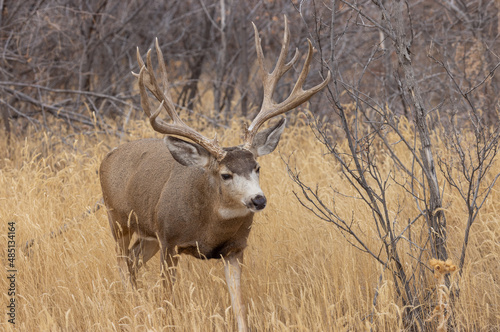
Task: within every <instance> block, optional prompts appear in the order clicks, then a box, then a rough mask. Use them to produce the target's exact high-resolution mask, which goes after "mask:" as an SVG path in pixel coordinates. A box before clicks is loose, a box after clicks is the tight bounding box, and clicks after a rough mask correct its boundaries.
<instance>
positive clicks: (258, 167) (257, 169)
mask: <svg viewBox="0 0 500 332" xmlns="http://www.w3.org/2000/svg"><path fill="white" fill-rule="evenodd" d="M255 173H257V174H259V173H260V166H257V167H256V168H255Z"/></svg>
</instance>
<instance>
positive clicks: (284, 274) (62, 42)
mask: <svg viewBox="0 0 500 332" xmlns="http://www.w3.org/2000/svg"><path fill="white" fill-rule="evenodd" d="M499 7H500V6H499V4H498V2H496V1H493V0H491V1H466V2H460V1H452V0H444V1H439V2H435V1H427V0H425V1H409V2H404V1H398V0H375V1H357V2H354V1H348V0H340V1H339V0H332V1H327V2H318V1H281V0H280V1H234V0H233V1H231V0H219V1H215V0H214V1H212V0H192V1H191V0H187V1H152V0H145V1H140V2H137V1H118V0H88V1H84V0H81V1H71V0H61V1H57V0H28V1H8V0H0V8H1V15H0V63H1V64H0V114H1V115H2V117H1V119H0V123H1V132H0V220H1V221H2V226H1V228H2V231H1V232H0V241H1V242H0V243H2V245H1V246H0V247H1V248H4V243H5V244H6V243H7V223H8V222H9V221H15V222H16V228H17V231H16V242H17V246H18V247H17V254H16V255H17V256H16V267H17V269H18V271H19V274H18V278H17V294H16V299H17V309H16V310H17V317H16V322H17V328H18V330H20V331H35V330H42V331H88V330H96V331H115V330H116V331H147V330H154V331H169V330H180V331H230V330H234V329H235V322H234V321H233V316H232V311H231V308H230V300H229V295H228V294H227V291H226V285H225V282H224V278H223V272H222V266H221V264H220V262H217V261H208V262H201V261H197V260H195V259H192V258H189V257H183V258H182V259H181V263H180V268H179V280H178V283H177V284H176V286H175V290H174V297H173V299H170V298H168V299H166V298H163V297H162V295H161V287H160V283H159V281H158V275H159V262H158V261H157V258H156V260H153V261H152V262H151V264H148V266H147V268H146V269H143V270H141V271H140V290H139V291H138V292H127V291H125V290H124V289H123V287H122V285H121V281H120V278H119V276H118V272H117V268H116V259H115V253H114V243H113V239H112V237H111V234H110V231H109V226H108V222H107V218H106V216H105V212H104V211H103V209H98V210H96V211H94V209H95V207H96V206H99V204H98V203H99V200H100V198H101V192H100V187H99V184H98V175H97V169H98V166H99V163H100V161H101V160H102V158H103V157H104V156H105V154H106V153H107V152H109V151H110V150H111V149H112V148H113V147H116V146H118V145H119V144H122V143H124V142H127V141H130V140H134V139H139V138H143V137H151V136H153V135H155V134H154V132H153V130H152V129H151V127H150V126H149V125H148V123H147V121H145V119H144V114H143V112H142V110H141V109H140V102H139V96H138V91H137V88H136V82H135V79H134V77H133V76H132V75H131V74H130V72H131V71H135V72H138V70H139V68H138V66H137V62H136V59H135V52H136V47H139V49H140V52H141V54H144V53H145V52H146V50H147V49H149V48H151V47H152V46H153V43H154V38H155V37H158V40H159V43H160V46H161V48H162V50H163V53H164V55H165V61H166V63H167V68H168V73H169V79H170V81H171V83H172V87H171V91H172V95H173V96H174V99H175V100H174V101H175V103H176V105H177V107H178V110H179V112H180V114H181V117H182V118H183V119H185V121H186V122H187V123H189V124H190V125H192V126H194V127H195V128H197V129H199V130H200V131H202V132H203V133H204V134H206V135H207V136H209V137H211V136H212V135H213V134H214V132H217V133H218V137H219V138H221V140H222V143H224V144H225V145H234V144H239V143H240V138H241V133H242V132H241V129H242V128H244V126H245V124H246V123H248V121H249V119H251V118H252V116H254V115H255V114H256V112H257V110H258V108H259V106H260V103H261V100H262V91H261V84H260V82H259V79H260V78H259V75H258V74H257V71H256V66H255V49H254V46H253V43H254V39H253V38H254V36H253V29H252V28H251V22H254V23H255V24H256V26H257V27H258V28H259V31H260V34H261V37H262V45H263V49H264V53H265V56H266V59H268V60H267V61H268V63H267V64H266V65H267V66H268V68H269V69H270V68H272V66H273V64H274V59H276V56H277V54H278V53H279V50H280V44H281V38H282V33H283V30H282V26H283V23H282V22H283V18H282V17H283V15H287V17H288V19H289V22H291V23H290V29H291V35H292V45H291V47H292V48H294V47H297V48H298V49H299V50H300V51H301V57H302V60H303V58H304V56H305V55H304V53H305V48H306V40H307V39H310V40H311V41H312V43H313V45H314V46H315V48H316V53H315V54H314V60H313V63H312V68H311V71H310V74H309V79H308V81H307V83H306V87H308V86H312V85H313V84H317V83H318V82H319V80H320V78H321V77H325V76H326V71H330V72H331V74H332V77H333V79H332V82H331V83H330V85H329V86H328V88H327V89H325V90H324V91H323V92H322V93H320V94H318V95H316V96H315V97H314V98H313V99H312V100H311V102H310V103H309V104H307V105H304V106H301V107H299V110H298V111H296V112H292V114H291V115H289V116H288V117H289V122H288V123H289V125H288V128H287V129H286V131H285V134H284V135H283V138H282V141H281V143H280V146H279V151H277V152H275V153H274V154H272V155H269V156H266V157H264V158H262V160H261V161H260V162H261V164H262V173H263V174H262V180H261V181H262V187H263V189H264V191H265V192H266V196H267V197H268V200H269V206H268V207H267V208H266V209H265V210H264V212H262V213H260V214H258V215H257V216H256V220H255V225H254V227H253V230H252V233H251V236H250V240H249V248H248V250H247V251H246V256H245V266H244V273H243V282H242V285H243V288H244V295H245V298H246V300H247V307H248V311H249V325H250V327H251V328H252V329H253V330H256V331H361V330H373V331H397V330H401V331H417V330H428V331H434V330H436V329H437V327H438V324H439V320H438V319H433V320H430V321H428V318H430V317H431V316H432V313H433V310H435V308H436V306H438V302H439V301H438V294H439V292H440V290H443V289H445V291H446V292H447V305H448V306H449V307H447V308H448V309H447V311H446V312H445V314H446V320H444V318H443V321H445V324H444V326H445V328H446V329H448V330H456V331H497V330H498V326H500V288H499V285H498V280H500V265H499V264H498V260H499V259H500V243H499V240H498V239H499V238H500V226H499V217H498V215H499V211H500V208H499V203H498V202H499V200H500V197H499V190H498V181H496V180H497V178H498V177H499V175H500V165H499V161H498V157H497V151H498V147H499V144H498V143H499V138H500V129H499V128H500V126H499V121H498V120H499V117H498V115H499V114H498V111H499V107H500V106H499V96H500V86H499V83H500V82H499V75H498V73H497V69H498V67H499V66H500V56H499V54H500V43H499V42H498V37H499V35H500V25H499V20H500V12H499V9H500V8H499ZM290 57H291V55H290ZM298 63H302V61H299V62H298ZM300 70H301V68H300V67H299V68H293V69H292V70H291V72H290V73H288V74H287V75H286V76H285V77H284V78H283V80H282V81H281V82H280V84H279V86H278V87H277V90H276V92H275V95H274V97H275V98H276V99H277V100H280V99H281V100H282V99H284V98H285V97H286V96H287V95H288V93H289V92H290V91H291V89H292V87H293V84H294V82H295V80H296V78H297V76H298V73H299V72H300ZM303 111H306V113H302V112H303ZM429 156H431V157H432V158H428V157H429ZM434 180H435V183H436V186H435V187H434V188H433V187H432V183H433V181H434ZM370 199H371V200H370ZM96 204H97V205H96ZM380 212H382V213H380ZM325 221H326V222H325ZM381 227H383V228H384V231H381V229H382V228H381ZM60 230H63V232H62V234H60V235H57V236H52V235H51V234H53V233H54V232H55V233H56V234H57V233H59V231H60ZM26 243H28V244H30V248H29V249H28V250H26V248H25V244H26ZM0 258H1V260H2V262H5V264H4V265H5V266H6V264H7V263H6V262H7V254H6V252H5V251H4V250H2V252H1V253H0ZM431 258H439V259H443V260H445V259H451V260H452V261H453V262H454V263H455V264H456V265H457V267H458V270H457V271H456V272H455V273H453V274H452V275H450V276H448V277H447V278H446V279H444V281H443V285H441V286H440V285H438V283H437V280H436V279H435V278H434V274H433V270H432V266H431V265H430V264H429V259H431ZM0 280H1V281H0V294H1V296H0V298H1V299H2V300H1V302H2V303H7V302H6V301H8V299H9V297H8V296H7V294H6V289H7V288H8V285H7V280H6V279H5V278H4V277H2V278H0ZM442 287H445V288H442ZM4 300H5V301H4ZM2 306H3V304H2ZM443 317H444V316H443ZM441 322H442V321H441ZM0 329H2V330H3V329H4V330H7V331H9V330H13V327H12V326H11V325H10V324H9V323H7V316H6V315H5V317H3V318H2V319H0Z"/></svg>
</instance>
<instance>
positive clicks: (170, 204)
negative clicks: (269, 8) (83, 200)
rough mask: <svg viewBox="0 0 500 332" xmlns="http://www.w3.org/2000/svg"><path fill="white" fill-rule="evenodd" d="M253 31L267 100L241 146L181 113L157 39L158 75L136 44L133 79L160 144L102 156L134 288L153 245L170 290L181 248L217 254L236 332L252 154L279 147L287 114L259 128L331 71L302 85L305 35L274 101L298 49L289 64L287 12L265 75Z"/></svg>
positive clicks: (254, 175)
mask: <svg viewBox="0 0 500 332" xmlns="http://www.w3.org/2000/svg"><path fill="white" fill-rule="evenodd" d="M253 27H254V30H255V45H256V48H257V59H258V63H259V67H260V74H261V76H262V81H263V85H264V100H263V103H262V108H261V110H260V111H259V113H258V114H257V116H256V117H255V119H254V120H253V122H252V123H251V124H250V126H249V127H248V129H247V130H246V132H245V139H244V143H243V144H242V145H238V146H233V147H226V148H223V147H221V146H220V145H219V144H218V142H217V139H216V138H214V139H213V140H210V139H207V138H205V137H204V136H203V135H201V134H200V133H198V132H197V131H196V130H194V129H192V128H190V127H189V126H187V125H186V124H185V123H184V122H183V121H182V120H181V119H180V118H179V116H178V114H177V112H176V110H175V105H174V103H173V102H172V97H171V96H170V94H169V92H168V85H169V82H168V80H167V73H166V68H165V63H164V60H163V54H162V52H161V50H160V48H159V46H158V40H156V53H157V57H158V64H159V71H160V80H158V79H157V78H156V76H155V74H154V70H153V66H152V62H151V50H149V51H148V53H147V58H146V64H144V61H143V59H142V58H141V56H140V53H139V50H137V61H138V62H139V66H140V67H141V70H140V73H139V74H134V75H135V76H136V77H138V82H139V89H140V95H141V106H142V108H143V110H144V112H145V113H146V114H147V116H148V117H149V121H150V123H151V126H152V127H153V129H154V130H155V131H157V132H159V133H162V134H166V135H167V136H166V137H165V139H163V140H161V139H142V140H138V141H134V142H130V143H127V144H124V145H122V146H120V147H118V148H116V149H114V150H113V151H111V152H110V153H109V154H108V155H107V156H106V158H105V159H104V160H103V162H102V164H101V166H100V172H99V173H100V180H101V186H102V192H103V197H104V202H105V204H106V207H107V209H108V217H109V224H110V226H111V230H112V233H113V236H114V238H115V240H116V242H117V255H118V266H119V270H120V274H121V276H122V278H123V279H124V280H127V279H128V280H129V281H130V282H131V283H132V285H133V286H134V287H135V286H136V273H137V270H138V269H139V268H140V267H141V265H143V264H145V263H146V262H147V261H148V260H150V259H151V258H152V257H153V256H154V255H155V254H156V253H157V252H158V251H160V255H161V257H160V258H161V277H162V278H163V283H164V285H165V286H166V287H169V285H170V287H171V285H172V282H173V281H174V278H175V266H176V264H177V262H178V255H179V254H189V255H192V256H194V257H197V258H201V259H210V258H216V259H217V258H219V259H220V258H222V259H223V260H224V270H225V276H226V281H227V286H228V288H229V293H230V296H231V304H232V307H233V311H234V314H235V316H236V320H237V324H238V329H239V330H240V331H247V330H248V328H247V319H246V310H245V306H244V304H243V302H242V296H241V291H240V276H241V266H240V264H241V263H242V260H243V250H244V249H245V247H246V245H247V238H248V234H249V232H250V226H251V225H252V220H253V216H254V213H256V212H258V211H261V210H262V209H264V208H265V206H266V203H267V201H266V197H265V196H264V193H263V192H262V189H261V188H260V185H259V169H260V167H259V164H258V163H257V160H256V159H257V157H260V156H263V155H266V154H268V153H270V152H272V151H273V150H274V149H275V148H276V146H277V144H278V141H279V139H280V136H281V133H282V132H283V129H284V128H285V120H284V118H282V119H280V120H279V121H278V122H277V123H276V124H275V125H274V126H272V127H270V128H268V129H265V130H262V131H260V132H259V129H260V127H261V126H262V124H263V123H265V122H266V121H267V120H269V119H271V118H273V117H275V116H277V115H280V114H282V113H285V112H287V111H289V110H291V109H293V108H295V107H297V106H299V105H300V104H302V103H304V102H306V101H307V100H309V98H311V97H312V96H313V95H314V94H316V93H317V92H319V91H320V90H321V89H323V88H324V87H325V86H326V85H327V84H328V81H329V79H330V74H328V76H327V77H326V79H325V80H324V81H322V82H321V83H320V84H318V85H316V86H314V87H312V88H310V89H308V90H303V87H302V86H303V84H304V81H305V80H306V76H307V74H308V71H309V65H310V63H311V59H312V52H313V47H312V45H311V42H310V41H309V50H308V53H307V57H306V60H305V64H304V67H303V69H302V72H301V73H300V76H299V78H298V80H297V82H296V84H295V87H294V88H293V90H292V92H291V94H290V96H289V97H288V98H287V99H286V100H284V101H283V102H281V103H276V102H275V101H274V100H273V98H272V96H273V92H274V90H275V88H276V84H277V83H278V81H279V80H280V78H281V77H282V76H283V74H284V73H286V72H287V71H288V70H289V69H290V68H291V67H292V66H293V65H294V64H295V63H296V62H297V59H298V57H299V54H298V50H296V52H295V55H294V57H293V58H292V60H291V61H290V62H286V56H287V53H288V48H289V42H290V35H289V30H288V24H287V19H286V17H285V33H284V38H283V44H282V48H281V53H280V55H279V58H278V61H277V64H276V66H275V68H274V70H273V71H272V72H271V73H268V71H267V70H266V69H265V66H264V56H263V52H262V46H261V42H260V37H259V32H258V30H257V28H256V27H255V25H254V26H253ZM160 83H161V84H160ZM146 89H148V90H149V91H150V92H151V93H152V94H153V96H155V97H156V99H157V100H158V101H159V102H160V106H159V107H158V108H157V109H156V111H152V110H151V106H150V102H149V99H148V93H147V91H146ZM162 109H165V111H166V112H167V113H168V115H169V116H170V118H171V122H170V123H169V122H166V121H164V120H161V119H159V118H158V115H159V114H160V112H161V110H162ZM171 135H175V136H180V137H183V138H187V139H189V140H190V141H185V140H182V139H180V138H177V137H174V136H171Z"/></svg>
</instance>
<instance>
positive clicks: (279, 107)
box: [244, 16, 330, 149]
mask: <svg viewBox="0 0 500 332" xmlns="http://www.w3.org/2000/svg"><path fill="white" fill-rule="evenodd" d="M252 25H253V29H254V31H255V48H256V51H257V59H258V62H259V69H260V75H261V77H262V84H263V86H264V100H263V102H262V107H261V109H260V111H259V113H258V114H257V116H256V117H255V119H254V120H253V121H252V123H251V124H250V126H249V127H248V129H247V130H246V133H245V143H244V147H245V148H247V149H248V148H250V147H251V146H252V141H253V139H254V137H255V135H256V134H257V132H258V130H259V128H260V126H262V124H263V123H264V122H266V121H267V120H269V119H271V118H273V117H275V116H277V115H279V114H283V113H285V112H288V111H290V110H292V109H294V108H295V107H297V106H299V105H300V104H302V103H304V102H306V101H308V100H309V98H311V97H312V96H313V95H315V94H316V93H318V92H319V91H320V90H321V89H323V88H324V87H325V86H326V85H327V84H328V82H329V81H330V72H328V75H327V77H326V79H325V80H324V81H323V82H321V83H320V84H318V85H316V86H314V87H312V88H310V89H308V90H304V89H303V88H302V87H303V85H304V82H305V80H306V77H307V74H308V73H309V66H310V64H311V60H312V53H313V46H312V44H311V41H310V40H309V39H308V40H307V41H308V44H309V50H308V51H307V57H306V61H305V62H304V67H303V68H302V72H301V73H300V76H299V78H298V80H297V82H296V83H295V86H294V87H293V90H292V92H291V93H290V96H288V98H286V99H285V100H284V101H282V102H281V103H276V102H275V101H274V100H273V92H274V90H275V89H276V85H277V83H278V81H279V80H280V78H281V77H282V76H283V75H284V74H285V73H286V72H287V71H288V70H289V69H290V68H292V66H293V65H294V64H295V62H297V60H298V58H299V51H298V50H297V49H296V50H295V55H294V56H293V58H292V60H290V62H288V63H285V60H286V56H287V54H288V48H289V46H290V31H289V30H288V20H287V18H286V16H285V33H284V36H283V44H282V45H281V52H280V55H279V57H278V61H277V62H276V66H275V67H274V70H273V71H272V72H271V73H269V72H268V71H267V69H266V68H265V66H264V55H263V52H262V45H261V41H260V36H259V31H258V30H257V27H256V26H255V24H253V23H252Z"/></svg>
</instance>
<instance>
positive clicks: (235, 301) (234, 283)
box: [224, 251, 248, 332]
mask: <svg viewBox="0 0 500 332" xmlns="http://www.w3.org/2000/svg"><path fill="white" fill-rule="evenodd" d="M241 263H243V251H239V252H238V253H234V254H230V255H228V256H227V257H225V258H224V273H225V274H226V282H227V287H228V289H229V294H230V295H231V305H232V307H233V312H234V315H235V316H236V320H237V322H238V331H240V332H247V331H248V326H247V314H246V308H245V305H244V304H243V300H242V298H241V287H240V279H241V265H240V264H241Z"/></svg>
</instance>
